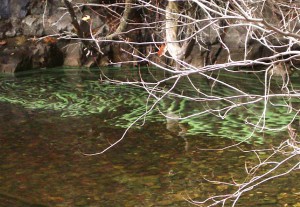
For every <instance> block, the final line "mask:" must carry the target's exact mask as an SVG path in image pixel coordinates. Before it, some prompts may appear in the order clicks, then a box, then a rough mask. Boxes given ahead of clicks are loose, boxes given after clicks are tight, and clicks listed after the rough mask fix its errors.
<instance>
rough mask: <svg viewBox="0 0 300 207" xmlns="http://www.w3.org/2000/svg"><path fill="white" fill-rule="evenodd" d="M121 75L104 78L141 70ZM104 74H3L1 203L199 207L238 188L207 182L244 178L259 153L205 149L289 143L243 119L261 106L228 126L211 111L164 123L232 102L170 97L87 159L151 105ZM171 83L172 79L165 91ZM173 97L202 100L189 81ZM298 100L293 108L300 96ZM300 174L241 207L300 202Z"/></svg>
mask: <svg viewBox="0 0 300 207" xmlns="http://www.w3.org/2000/svg"><path fill="white" fill-rule="evenodd" d="M121 72H122V73H120V71H116V70H108V71H105V74H106V75H107V76H109V77H110V78H113V79H124V80H127V79H130V80H136V79H138V78H139V73H137V71H136V70H125V71H121ZM165 75H166V74H161V73H159V72H157V71H156V70H153V71H150V72H149V71H148V70H146V71H144V72H143V73H142V76H143V79H144V80H145V81H153V80H154V78H153V76H155V77H163V76H165ZM99 77H100V75H99V71H97V70H95V71H87V70H73V69H72V70H70V69H69V70H62V69H57V70H52V71H47V70H46V71H43V72H39V73H32V74H23V75H19V76H17V77H16V76H1V77H0V79H1V82H0V91H1V93H0V142H1V148H0V160H1V162H0V170H1V174H0V183H1V185H0V206H7V203H8V202H13V201H11V200H15V202H16V203H17V202H18V203H26V202H27V203H30V204H31V203H40V204H43V205H46V206H192V205H191V204H189V203H188V202H187V201H186V200H185V199H187V198H192V199H194V200H203V199H205V198H207V196H208V195H217V194H224V193H229V192H232V191H233V190H234V188H233V187H232V188H231V187H228V186H225V185H215V184H211V183H209V182H207V181H206V180H205V179H212V180H221V181H224V182H225V181H226V182H229V181H232V179H233V178H234V179H235V180H237V181H238V180H242V179H243V178H244V177H245V176H246V172H245V169H244V168H245V162H247V163H255V162H257V159H256V158H257V157H256V155H255V154H253V153H243V152H241V151H240V150H238V149H236V148H230V149H229V150H218V151H203V150H201V149H216V148H223V147H224V146H229V145H231V144H232V143H233V141H240V140H244V139H245V138H246V137H248V136H250V135H251V134H252V138H251V139H250V140H247V143H245V144H243V145H241V147H242V148H243V149H244V150H251V149H257V148H262V149H263V148H266V147H270V146H272V145H276V144H278V143H280V142H281V140H282V139H283V138H284V137H286V136H288V133H287V132H286V130H285V129H283V130H281V131H264V132H260V131H259V130H256V131H253V127H252V126H251V125H248V124H246V123H245V119H247V120H248V121H249V122H254V123H255V122H256V121H257V120H258V118H257V117H258V115H259V114H260V113H261V112H262V106H263V102H258V103H257V104H252V105H247V106H244V107H242V108H238V109H234V110H232V111H230V113H228V115H227V116H226V118H225V119H221V118H219V117H217V116H214V115H212V114H211V113H210V114H205V115H200V116H195V117H192V118H189V119H182V120H180V121H179V122H168V120H166V118H165V117H164V116H162V115H161V113H165V114H167V115H168V116H178V117H184V116H188V115H191V114H195V113H198V112H199V111H201V110H203V109H206V108H218V107H226V106H227V105H228V102H226V101H210V102H201V103H198V102H196V103H195V102H194V101H189V100H185V99H177V98H174V97H172V96H166V97H165V98H164V99H163V100H162V101H160V102H159V103H158V104H157V105H156V107H155V108H154V109H153V111H152V112H151V113H149V114H148V115H147V116H146V117H145V119H141V120H140V121H138V122H137V123H136V124H135V125H134V126H133V127H132V128H131V129H130V130H129V131H128V133H127V134H126V136H125V138H124V140H122V142H120V143H119V144H118V145H117V146H115V147H114V148H112V149H110V150H109V151H107V152H106V153H104V154H102V155H98V156H92V157H89V156H85V155H83V153H96V152H100V151H102V150H103V149H105V148H106V147H108V146H109V145H110V144H111V143H114V142H115V141H117V140H118V139H119V138H120V137H121V136H122V135H123V133H124V131H125V129H126V127H127V126H129V124H130V123H132V122H133V121H135V120H136V119H137V117H139V116H141V115H142V114H143V113H144V112H145V110H147V107H146V106H148V108H149V107H150V106H152V104H154V103H155V100H154V99H151V98H150V99H149V98H148V93H147V92H146V91H145V90H144V89H142V88H137V87H131V86H128V85H124V84H118V85H113V84H109V83H108V82H106V81H104V82H103V81H102V82H101V81H99ZM191 78H193V77H191ZM220 78H223V79H224V80H233V83H232V84H235V85H236V86H239V88H240V89H241V90H244V91H247V93H251V94H252V93H253V94H257V93H263V90H264V88H263V85H262V84H261V85H260V84H257V83H258V82H259V81H258V79H257V78H256V77H251V79H249V78H247V77H244V76H241V75H238V76H232V75H231V76H228V75H224V76H223V77H220ZM254 81H256V82H255V83H256V84H254ZM203 82H204V81H203ZM203 82H202V83H203ZM202 83H201V91H202V92H204V93H206V94H210V95H218V96H222V95H229V94H234V92H232V91H231V90H230V89H228V88H226V87H224V86H222V85H217V86H215V87H214V88H212V87H211V86H210V85H208V84H202ZM168 84H169V85H172V81H170V82H169V83H166V85H165V86H164V87H166V88H167V87H168V86H169V85H168ZM275 85H276V84H275ZM199 87H200V86H199ZM294 89H295V90H296V89H297V85H295V86H294ZM177 90H178V91H184V93H186V94H191V95H192V96H194V97H196V96H197V97H200V98H201V95H199V94H193V93H194V92H193V90H192V89H191V88H190V86H189V85H188V84H187V83H186V80H184V79H183V80H182V82H180V84H179V88H178V89H177ZM274 90H276V87H275V89H274ZM289 100H290V99H289ZM233 101H235V102H236V103H241V102H243V101H248V100H246V99H245V100H243V98H239V99H235V100H233ZM272 101H273V102H276V103H283V102H284V101H286V100H285V99H274V100H272ZM292 102H293V104H294V106H297V103H298V100H297V99H293V100H292ZM295 114H296V112H295V111H292V112H290V111H288V110H287V108H286V106H282V105H277V106H276V107H273V108H272V109H271V110H268V111H267V116H266V126H267V127H269V128H279V127H281V126H285V125H287V124H288V123H289V122H290V120H291V118H292V117H294V116H295ZM168 123H169V124H168ZM170 123H171V124H170ZM253 132H254V133H253ZM262 156H263V155H262ZM298 175H299V173H298V174H297V173H296V172H293V173H291V174H290V175H289V176H285V177H282V178H279V179H276V180H272V181H270V182H269V183H266V184H264V185H262V186H260V187H259V188H257V189H255V190H253V191H251V192H249V193H246V194H245V195H243V196H242V197H241V199H240V201H239V203H238V206H258V205H260V206H284V205H285V204H287V206H296V205H299V202H300V199H299V198H298V197H299V193H300V189H299V187H298V184H297V180H298ZM270 186H272V187H270ZM1 203H3V204H1ZM30 204H28V205H30ZM20 205H21V204H20ZM26 205H27V204H26ZM16 206H17V205H16Z"/></svg>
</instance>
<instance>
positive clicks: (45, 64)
mask: <svg viewBox="0 0 300 207" xmlns="http://www.w3.org/2000/svg"><path fill="white" fill-rule="evenodd" d="M31 50H32V51H33V55H32V64H33V66H32V67H33V68H52V67H58V66H62V65H63V62H64V55H63V52H62V51H61V50H60V49H59V48H58V46H57V44H55V43H50V44H47V43H38V44H37V45H36V46H34V47H31Z"/></svg>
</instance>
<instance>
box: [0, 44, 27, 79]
mask: <svg viewBox="0 0 300 207" xmlns="http://www.w3.org/2000/svg"><path fill="white" fill-rule="evenodd" d="M0 56H1V58H0V72H3V73H15V72H20V71H25V70H30V69H32V57H31V54H29V53H28V50H26V48H17V49H10V50H6V51H4V52H1V53H0Z"/></svg>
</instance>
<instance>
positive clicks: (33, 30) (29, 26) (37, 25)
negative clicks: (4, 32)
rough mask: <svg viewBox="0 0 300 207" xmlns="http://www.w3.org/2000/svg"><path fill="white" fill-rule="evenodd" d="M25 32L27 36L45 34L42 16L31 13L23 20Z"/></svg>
mask: <svg viewBox="0 0 300 207" xmlns="http://www.w3.org/2000/svg"><path fill="white" fill-rule="evenodd" d="M22 24H23V34H24V35H26V36H35V37H41V36H42V35H43V34H44V28H43V20H42V19H41V18H40V16H38V15H37V16H34V15H29V16H27V17H26V18H24V19H23V21H22Z"/></svg>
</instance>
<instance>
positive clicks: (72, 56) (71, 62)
mask: <svg viewBox="0 0 300 207" xmlns="http://www.w3.org/2000/svg"><path fill="white" fill-rule="evenodd" d="M64 54H65V59H64V65H65V66H81V60H82V58H81V56H82V45H81V43H73V44H69V45H68V46H66V48H65V51H64Z"/></svg>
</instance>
